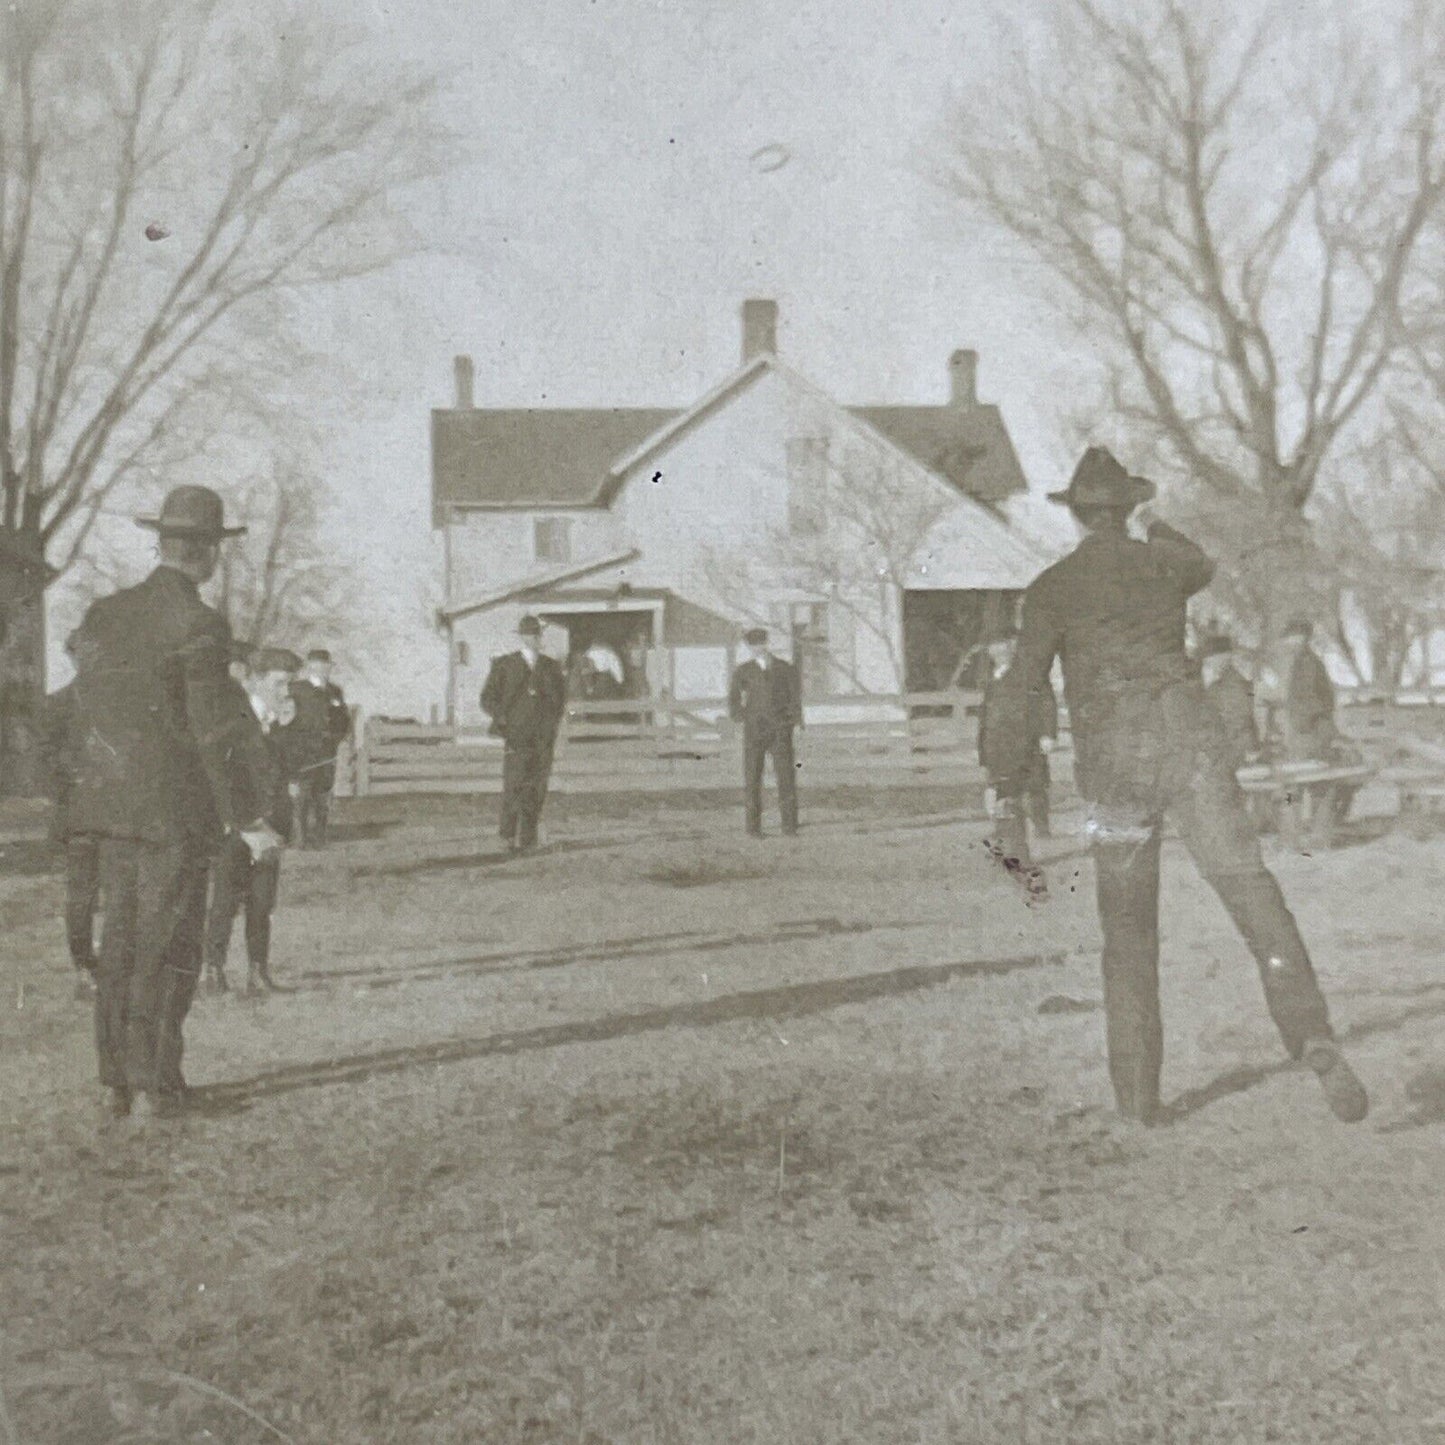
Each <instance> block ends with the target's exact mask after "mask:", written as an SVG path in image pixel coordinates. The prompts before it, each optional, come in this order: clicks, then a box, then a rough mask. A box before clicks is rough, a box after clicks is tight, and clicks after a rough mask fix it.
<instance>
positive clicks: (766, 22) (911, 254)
mask: <svg viewBox="0 0 1445 1445" xmlns="http://www.w3.org/2000/svg"><path fill="white" fill-rule="evenodd" d="M330 3H331V4H332V6H333V7H334V8H335V10H336V13H337V14H338V17H341V18H344V20H345V21H347V22H349V23H350V24H351V25H353V26H356V27H360V28H361V29H363V30H364V31H365V32H367V35H368V39H369V41H370V43H373V44H375V45H377V46H379V47H381V48H383V49H384V50H386V51H387V52H389V53H392V54H394V55H396V56H397V57H398V58H399V59H401V60H404V61H407V62H412V63H416V64H419V65H422V66H426V67H428V68H432V69H436V70H441V71H446V72H447V73H448V74H449V75H450V76H451V77H452V80H451V85H450V97H449V101H448V109H449V112H450V114H449V119H450V121H451V123H452V125H453V126H454V127H455V128H456V129H457V130H458V131H459V132H460V133H461V134H462V136H463V137H464V140H465V151H466V156H467V159H466V162H465V163H464V165H463V166H462V167H461V168H460V169H459V170H458V171H457V172H455V173H454V174H452V175H451V176H449V177H448V179H447V181H446V182H445V184H443V185H441V186H438V187H433V188H429V189H428V190H427V191H425V192H423V193H419V194H417V195H414V196H408V197H404V198H399V201H400V203H401V204H403V205H405V206H406V207H407V208H408V209H407V214H408V216H409V218H410V219H411V220H412V221H413V223H414V224H415V225H416V227H417V228H418V230H419V231H420V232H421V233H422V234H423V235H424V236H425V237H426V239H427V242H428V245H429V247H431V248H432V249H431V250H430V251H429V253H428V254H425V255H423V256H421V257H419V258H417V259H415V260H412V261H409V262H407V263H406V264H405V265H403V266H401V267H399V268H396V269H394V270H392V271H390V272H388V273H386V275H385V276H383V277H379V278H371V279H368V280H367V281H365V282H358V283H352V284H350V285H348V286H345V287H343V288H339V289H334V290H330V291H327V292H326V293H324V294H318V296H316V297H315V298H313V299H312V300H311V301H310V302H309V303H308V306H309V307H310V314H309V317H308V325H309V328H310V330H311V332H312V334H313V336H314V338H315V340H316V341H317V342H318V344H320V345H321V346H322V347H323V348H324V349H327V350H330V351H331V352H332V353H333V354H335V355H336V356H337V357H338V358H340V359H341V360H342V361H343V362H344V364H345V370H344V373H341V372H339V373H338V375H339V376H341V375H344V377H345V386H346V393H347V394H346V395H344V396H342V395H339V394H338V395H332V396H325V397H321V398H319V399H318V402H317V406H318V408H319V414H318V419H319V420H320V422H321V423H322V426H323V429H324V430H325V431H326V434H327V436H328V457H327V462H328V468H329V470H330V473H331V475H330V481H331V485H332V487H333V489H334V490H335V492H336V494H337V496H338V499H339V501H338V505H337V507H336V509H335V511H334V514H333V515H332V516H331V517H330V518H329V519H328V522H327V533H326V536H327V542H328V546H329V547H330V548H331V549H333V550H334V551H335V554H336V555H337V557H338V558H339V559H341V560H342V561H343V562H345V564H346V565H348V566H349V567H351V568H353V569H354V571H355V574H356V575H357V576H358V578H360V579H363V581H364V584H365V585H364V588H363V589H362V593H361V606H362V609H363V612H364V616H363V617H362V618H361V619H360V620H361V627H360V628H358V633H359V635H360V636H362V637H364V638H365V642H366V645H365V647H364V648H355V647H354V648H353V649H352V653H353V654H354V655H353V657H352V659H351V671H352V674H353V676H352V678H351V682H352V692H353V694H354V695H355V696H356V698H357V700H359V701H361V702H362V703H363V705H364V706H367V707H369V708H371V709H374V710H380V711H386V712H393V713H398V712H400V713H407V714H415V715H421V716H425V715H426V713H427V711H428V709H429V707H430V706H431V705H432V704H433V703H440V701H441V697H442V685H443V663H444V651H443V648H442V645H441V643H440V641H439V639H438V638H437V637H436V635H435V633H434V632H432V631H431V630H430V629H429V628H428V626H427V616H428V609H429V607H432V606H434V605H435V601H436V596H435V592H434V589H433V588H432V587H431V585H430V584H429V581H428V579H429V577H430V576H431V575H432V573H433V571H434V566H435V559H436V556H437V544H436V538H435V537H434V536H433V534H432V533H431V531H430V520H429V506H428V491H429V479H428V468H429V452H428V426H429V411H430V408H431V407H433V406H439V405H441V406H444V405H448V404H449V403H450V399H451V395H452V358H453V356H454V355H455V354H456V353H458V352H466V353H469V354H470V355H471V356H472V357H473V358H474V359H475V364H476V396H477V402H478V404H479V405H482V406H514V407H521V406H542V405H550V404H557V405H572V406H607V405H656V406H686V405H687V404H688V403H690V402H691V401H692V400H694V399H695V398H696V397H697V396H698V395H700V394H701V393H702V392H703V391H705V390H707V389H708V388H710V387H711V386H713V385H715V384H716V383H717V382H718V381H719V380H720V379H722V378H723V377H725V376H726V375H727V374H728V373H729V371H730V370H731V369H732V368H733V367H734V366H735V365H736V364H737V360H738V349H739V319H738V312H739V308H740V304H741V302H742V300H743V298H744V297H746V296H768V297H773V298H775V299H776V300H777V301H778V302H779V304H780V308H781V322H780V328H779V349H780V352H781V354H782V355H783V356H784V357H785V358H786V359H787V360H789V361H790V362H792V363H793V364H794V365H796V366H798V367H799V368H800V369H801V370H802V371H803V372H805V373H806V374H807V375H808V376H810V377H811V378H812V379H813V380H814V381H816V382H817V383H818V384H819V385H821V386H823V387H824V388H825V389H826V390H828V391H829V392H830V393H832V394H833V395H834V396H836V397H837V398H838V399H839V400H841V401H844V402H881V401H898V402H903V401H916V402H928V401H940V400H942V399H943V398H944V396H945V395H946V393H947V386H948V380H947V359H948V356H949V354H950V353H951V352H952V351H953V350H955V349H956V348H958V347H965V346H966V347H973V348H975V349H977V350H978V351H979V352H980V354H981V362H980V374H979V388H980V393H981V396H982V398H983V399H984V400H986V401H995V402H998V403H999V404H1000V405H1001V406H1002V407H1003V411H1004V415H1005V418H1006V420H1007V422H1008V424H1009V426H1010V429H1011V431H1012V433H1013V436H1014V440H1015V445H1016V446H1017V448H1018V450H1019V453H1020V455H1021V458H1022V460H1023V463H1024V468H1025V471H1026V473H1027V474H1028V475H1029V477H1030V480H1031V484H1032V486H1033V487H1034V488H1035V489H1036V490H1038V491H1042V490H1045V489H1047V488H1048V487H1050V486H1054V485H1057V484H1058V483H1059V479H1060V476H1061V474H1064V473H1066V471H1067V468H1068V464H1069V458H1068V456H1067V455H1065V454H1064V453H1063V450H1062V446H1063V443H1062V438H1061V434H1060V430H1061V429H1060V425H1059V418H1058V415H1057V409H1056V406H1055V401H1056V399H1057V397H1058V396H1059V395H1060V393H1061V391H1066V389H1067V382H1068V370H1069V362H1068V359H1067V357H1066V356H1065V355H1063V354H1062V352H1061V351H1060V349H1059V347H1058V344H1057V342H1056V341H1055V340H1054V339H1053V336H1054V335H1055V329H1054V328H1053V327H1052V326H1051V319H1050V318H1049V317H1048V315H1047V314H1046V313H1043V312H1041V311H1040V310H1039V308H1038V306H1037V305H1036V304H1035V303H1034V302H1032V301H1031V300H1030V297H1029V288H1028V285H1027V278H1026V276H1025V275H1024V274H1023V272H1022V270H1021V268H1020V265H1019V263H1018V261H1017V259H1016V258H1013V257H1011V256H1010V255H1009V254H1007V252H1006V251H1005V250H1004V249H1002V243H1000V242H999V241H998V240H996V239H994V238H991V237H990V236H989V235H987V234H984V233H982V232H980V231H978V230H977V229H974V228H971V227H970V225H969V223H968V220H967V218H966V217H965V216H964V215H962V214H961V213H960V212H958V211H957V210H956V209H955V207H954V205H953V203H952V202H951V201H950V200H949V199H948V198H947V197H946V196H945V195H944V194H943V193H942V192H941V191H940V190H939V189H938V187H937V186H936V184H935V183H934V182H933V181H931V180H930V179H928V177H927V174H926V164H925V163H926V160H927V158H928V156H929V155H930V153H931V152H936V149H937V147H938V144H939V141H940V138H941V137H942V136H943V135H944V133H945V130H946V126H947V119H948V115H949V107H950V100H951V97H952V96H955V95H957V94H958V93H959V92H960V90H961V89H962V88H964V87H969V86H974V85H984V84H987V83H989V54H990V46H989V44H988V42H987V40H986V31H985V29H984V26H983V24H982V20H981V15H980V12H979V10H978V8H977V7H974V6H972V5H971V4H970V3H967V0H963V3H952V4H941V3H934V0H910V3H907V4H901V5H900V4H898V3H896V0H894V3H889V0H826V3H819V0H687V3H680V0H662V3H652V0H525V3H518V0H407V3H405V4H402V3H396V4H385V3H375V0H346V3H343V0H330ZM764 146H783V147H785V148H786V150H787V152H788V155H789V160H788V163H787V164H786V165H784V166H783V167H782V168H781V169H778V170H774V171H771V172H768V173H763V172H761V171H760V170H759V169H758V168H757V167H756V166H755V165H754V164H753V163H752V161H751V160H750V157H752V156H753V155H754V153H755V152H756V151H758V150H759V148H761V147H764ZM1040 510H1042V509H1040ZM363 654H364V655H363Z"/></svg>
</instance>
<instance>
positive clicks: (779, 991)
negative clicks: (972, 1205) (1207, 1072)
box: [195, 953, 1065, 1113]
mask: <svg viewBox="0 0 1445 1445" xmlns="http://www.w3.org/2000/svg"><path fill="white" fill-rule="evenodd" d="M1064 958H1065V955H1064V954H1062V953H1053V954H1042V955H1033V956H1030V957H1019V958H986V959H967V960H962V961H959V962H956V963H940V964H920V965H914V966H912V967H908V968H897V969H891V970H889V971H888V972H886V973H865V974H855V975H853V976H851V977H847V978H837V979H823V980H819V981H818V982H815V983H799V984H786V985H782V986H780V987H777V988H764V989H750V990H747V991H745V992H740V993H731V994H725V995H723V996H722V997H720V998H711V999H703V1000H699V1001H697V1002H694V1003H679V1004H669V1005H667V1006H666V1007H663V1008H655V1009H646V1010H644V1011H642V1012H640V1013H632V1014H608V1015H604V1016H603V1017H601V1018H594V1019H578V1020H577V1021H575V1022H573V1023H566V1024H550V1025H546V1026H544V1027H541V1028H533V1029H520V1030H516V1031H514V1032H511V1033H502V1034H489V1035H487V1036H485V1037H483V1038H475V1039H446V1040H442V1041H439V1042H437V1043H431V1044H416V1045H411V1046H408V1047H402V1048H394V1049H378V1050H376V1051H375V1052H373V1053H367V1054H353V1055H350V1056H348V1057H345V1058H339V1059H326V1060H323V1061H320V1062H317V1063H306V1064H288V1065H285V1066H283V1067H281V1068H277V1069H271V1070H268V1071H266V1072H265V1073H262V1074H257V1075H256V1076H254V1077H253V1078H250V1079H243V1080H238V1081H236V1082H233V1083H221V1084H208V1085H205V1086H203V1087H202V1088H200V1089H197V1090H195V1101H196V1104H197V1107H198V1111H199V1112H203V1113H209V1112H216V1111H220V1110H223V1109H225V1107H226V1106H227V1105H230V1106H235V1105H237V1104H239V1103H244V1102H249V1101H251V1100H255V1099H260V1098H267V1097H270V1096H273V1095H277V1094H288V1093H293V1092H295V1091H296V1090H299V1089H312V1088H320V1087H324V1086H326V1085H329V1084H344V1083H355V1082H358V1081H360V1080H363V1079H368V1078H374V1077H377V1076H379V1075H384V1074H396V1073H403V1072H406V1071H408V1070H411V1069H417V1068H428V1067H437V1066H439V1065H442V1064H457V1063H468V1062H471V1061H472V1060H475V1059H484V1058H490V1057H493V1056H496V1055H502V1054H518V1053H529V1052H532V1051H533V1050H536V1049H553V1048H560V1047H562V1046H563V1045H566V1044H587V1043H608V1042H611V1041H613V1040H616V1039H621V1038H627V1037H631V1036H633V1035H637V1034H645V1033H655V1032H658V1031H659V1030H662V1029H668V1028H715V1027H717V1026H718V1025H720V1024H729V1023H736V1022H739V1021H741V1020H744V1019H758V1020H770V1021H771V1020H777V1019H788V1018H801V1017H806V1016H808V1015H811V1014H819V1013H825V1012H827V1011H829V1010H831V1009H835V1008H842V1007H844V1006H845V1005H847V1004H854V1003H867V1002H869V1001H871V1000H873V999H877V998H886V997H888V996H890V995H894V994H903V993H911V992H913V991H915V990H918V989H925V988H934V987H937V986H938V985H939V984H943V983H947V982H948V981H949V980H950V979H954V978H971V977H996V976H998V975H1001V974H1007V973H1016V972H1018V971H1020V970H1023V969H1030V968H1040V967H1044V966H1047V965H1053V966H1057V965H1060V964H1062V963H1063V962H1064Z"/></svg>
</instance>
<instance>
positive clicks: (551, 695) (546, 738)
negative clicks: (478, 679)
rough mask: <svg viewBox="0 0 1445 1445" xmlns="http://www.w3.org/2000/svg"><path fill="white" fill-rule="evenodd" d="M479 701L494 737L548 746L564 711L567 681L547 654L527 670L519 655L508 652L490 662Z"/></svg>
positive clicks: (540, 656) (553, 740)
mask: <svg viewBox="0 0 1445 1445" xmlns="http://www.w3.org/2000/svg"><path fill="white" fill-rule="evenodd" d="M481 701H482V711H483V712H484V713H486V715H487V716H488V717H489V718H491V720H492V729H491V730H492V732H493V733H494V734H495V735H496V736H497V737H501V738H505V739H506V740H507V741H508V742H509V743H539V742H540V743H546V744H548V745H549V746H550V745H551V744H552V743H554V742H555V741H556V739H557V730H558V728H560V727H561V726H562V714H563V712H564V711H565V710H566V707H567V678H566V675H565V674H564V673H563V671H562V666H561V664H560V663H559V662H558V661H557V659H556V658H554V657H548V656H547V655H546V653H538V654H537V661H536V664H535V665H534V666H531V667H529V666H528V665H527V659H526V658H525V657H524V656H523V655H522V654H521V653H520V652H509V653H507V654H506V655H505V656H502V657H495V658H493V659H492V666H491V669H490V671H489V672H488V673H487V680H486V683H485V684H484V685H483V687H482V699H481Z"/></svg>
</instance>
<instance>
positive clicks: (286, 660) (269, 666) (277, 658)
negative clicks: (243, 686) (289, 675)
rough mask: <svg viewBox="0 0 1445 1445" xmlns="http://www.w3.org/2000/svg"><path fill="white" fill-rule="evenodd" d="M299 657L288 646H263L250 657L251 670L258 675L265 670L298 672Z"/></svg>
mask: <svg viewBox="0 0 1445 1445" xmlns="http://www.w3.org/2000/svg"><path fill="white" fill-rule="evenodd" d="M300 670H301V659H300V658H299V657H297V656H296V654H295V653H294V652H292V651H291V649H290V648H289V647H263V648H261V649H260V651H258V652H257V653H255V654H254V656H252V658H251V671H252V672H253V673H255V674H256V675H257V676H258V677H259V676H261V674H263V673H267V672H299V671H300Z"/></svg>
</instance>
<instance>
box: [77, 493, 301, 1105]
mask: <svg viewBox="0 0 1445 1445" xmlns="http://www.w3.org/2000/svg"><path fill="white" fill-rule="evenodd" d="M139 522H140V525H141V526H144V527H148V528H150V529H151V530H152V531H154V532H156V533H157V534H158V535H159V539H160V540H159V550H160V565H159V566H157V567H156V569H155V570H154V571H153V572H152V573H151V574H150V576H149V577H147V578H146V579H145V581H144V582H141V583H140V584H139V585H138V586H135V587H129V588H126V589H125V590H124V591H121V592H117V593H115V594H113V595H112V596H110V597H104V598H101V599H100V600H99V601H98V602H96V603H94V604H93V605H92V606H91V607H90V609H89V611H88V612H87V613H86V615H85V620H84V621H83V622H82V623H81V625H80V628H79V629H78V632H77V636H76V643H75V655H76V680H75V700H76V727H77V729H78V736H79V738H80V753H79V761H78V765H77V769H76V776H75V783H74V787H73V790H72V794H71V808H70V825H71V827H72V828H74V829H76V830H77V831H80V832H85V833H91V834H94V835H96V836H97V837H99V838H100V839H101V888H102V897H103V905H104V914H105V921H104V926H103V928H102V931H101V945H100V966H99V970H98V994H97V999H96V1017H95V1032H96V1049H97V1053H98V1054H99V1059H100V1081H101V1085H102V1088H103V1089H104V1090H105V1091H106V1092H105V1102H106V1105H107V1107H108V1108H109V1109H110V1111H111V1112H113V1113H116V1114H126V1113H133V1114H134V1116H135V1117H136V1118H137V1119H140V1120H144V1119H146V1118H149V1117H154V1116H155V1115H156V1114H159V1113H168V1112H171V1111H173V1110H174V1109H176V1108H178V1107H180V1105H181V1104H182V1103H183V1102H184V1098H185V1083H184V1080H183V1078H182V1075H181V1052H182V1041H181V1027H182V1023H183V1021H184V1019H185V1016H186V1012H187V1010H188V1009H189V1007H190V1004H191V1000H192V998H193V997H194V994H195V987H196V981H197V979H198V977H199V975H200V969H201V940H202V934H203V932H204V928H205V911H206V874H207V870H208V867H209V864H210V859H211V855H212V853H213V851H214V847H215V845H216V843H217V842H218V841H219V840H220V839H221V837H222V836H223V835H231V836H236V835H239V836H240V837H241V838H242V839H243V840H244V841H245V843H246V845H247V846H248V847H250V848H251V850H252V852H253V853H254V854H256V855H258V856H259V855H260V854H261V853H263V852H265V851H266V850H267V849H268V848H269V847H272V846H275V845H277V844H278V843H279V839H277V837H276V835H275V834H274V832H272V830H271V829H270V828H268V827H267V825H266V823H265V820H264V818H262V817H261V816H260V815H259V814H252V815H248V813H247V811H246V810H245V809H244V806H243V805H244V802H245V799H246V798H247V797H254V796H256V794H257V791H258V785H257V783H256V781H255V779H254V778H252V777H251V776H250V775H249V770H250V769H251V768H252V767H253V766H254V763H253V762H252V761H251V758H252V754H251V752H250V739H251V737H252V735H253V734H254V732H255V719H254V718H253V717H248V716H247V715H246V714H245V712H244V711H243V708H242V703H241V695H240V693H239V690H238V689H237V687H236V685H235V683H234V682H232V680H231V678H230V677H229V676H228V673H227V664H228V662H229V661H230V642H231V638H230V629H229V628H228V627H227V625H226V621H225V619H224V618H223V617H222V616H221V615H220V614H219V613H218V612H216V611H215V610H213V609H212V608H210V607H208V606H207V605H206V604H205V603H204V602H202V601H201V598H200V595H199V590H198V589H199V588H200V586H201V585H202V584H203V583H204V582H206V581H207V580H208V579H209V578H210V577H211V576H213V575H214V573H215V570H216V566H217V563H218V561H219V557H220V546H221V542H222V540H223V539H224V538H226V537H234V536H236V535H237V534H238V533H239V532H242V531H244V530H245V529H244V528H240V527H227V526H226V525H225V520H224V512H223V508H222V504H221V499H220V497H218V496H217V495H216V493H215V492H213V491H211V490H209V489H208V488H205V487H178V488H176V489H175V490H174V491H172V492H171V494H170V495H169V496H168V497H167V498H166V500H165V505H164V506H163V507H162V508H161V512H160V515H159V516H158V517H154V518H141V519H139Z"/></svg>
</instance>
